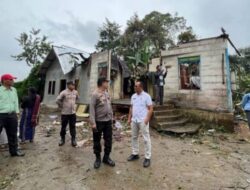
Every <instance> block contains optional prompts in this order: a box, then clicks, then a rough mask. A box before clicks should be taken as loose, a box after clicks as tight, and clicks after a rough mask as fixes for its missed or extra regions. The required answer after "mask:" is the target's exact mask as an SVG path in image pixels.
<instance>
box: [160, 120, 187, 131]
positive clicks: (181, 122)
mask: <svg viewBox="0 0 250 190" xmlns="http://www.w3.org/2000/svg"><path fill="white" fill-rule="evenodd" d="M187 122H188V119H187V118H184V119H180V120H178V121H170V122H158V126H159V128H160V129H162V130H163V129H166V128H170V127H175V126H183V125H185V124H186V123H187Z"/></svg>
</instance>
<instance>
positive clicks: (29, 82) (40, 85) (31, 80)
mask: <svg viewBox="0 0 250 190" xmlns="http://www.w3.org/2000/svg"><path fill="white" fill-rule="evenodd" d="M39 69H40V65H36V66H34V67H33V68H32V69H31V71H30V74H29V76H28V77H27V78H26V79H24V80H23V81H20V82H17V83H15V85H14V87H15V88H16V89H17V93H18V98H19V100H21V98H22V97H24V96H25V95H27V94H28V89H29V87H35V88H36V89H37V92H38V94H39V95H40V96H43V89H44V84H45V82H44V79H43V78H42V77H41V76H40V75H39Z"/></svg>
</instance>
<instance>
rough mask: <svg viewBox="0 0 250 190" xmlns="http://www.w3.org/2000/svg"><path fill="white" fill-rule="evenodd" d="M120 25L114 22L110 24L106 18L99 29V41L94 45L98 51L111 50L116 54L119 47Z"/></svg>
mask: <svg viewBox="0 0 250 190" xmlns="http://www.w3.org/2000/svg"><path fill="white" fill-rule="evenodd" d="M120 27H121V26H120V25H119V24H117V23H116V22H111V21H109V20H108V19H107V18H106V22H105V23H104V24H103V26H102V27H101V28H99V38H100V39H99V41H98V42H97V44H96V49H97V50H99V51H103V50H112V53H114V54H116V53H117V50H118V47H119V45H120V37H121V31H120Z"/></svg>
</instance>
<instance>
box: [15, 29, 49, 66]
mask: <svg viewBox="0 0 250 190" xmlns="http://www.w3.org/2000/svg"><path fill="white" fill-rule="evenodd" d="M40 32H41V30H40V29H38V30H36V29H32V30H31V31H30V33H29V34H27V33H26V32H23V33H21V34H20V37H19V38H17V39H16V40H17V41H18V42H19V46H20V47H21V48H22V50H23V52H21V53H20V54H18V55H13V56H12V57H13V58H14V59H15V60H17V61H25V62H26V63H27V65H28V66H35V65H39V64H41V61H43V60H44V58H45V56H46V55H47V54H48V52H49V51H50V49H51V42H48V41H47V36H40V35H39V34H40Z"/></svg>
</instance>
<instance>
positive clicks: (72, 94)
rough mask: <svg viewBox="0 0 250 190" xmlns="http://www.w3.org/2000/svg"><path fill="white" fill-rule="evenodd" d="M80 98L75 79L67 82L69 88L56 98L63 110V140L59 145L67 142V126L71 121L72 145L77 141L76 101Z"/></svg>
mask: <svg viewBox="0 0 250 190" xmlns="http://www.w3.org/2000/svg"><path fill="white" fill-rule="evenodd" d="M78 98H79V95H78V92H77V91H76V90H75V83H74V82H73V81H69V82H67V89H65V90H63V91H62V92H61V93H60V94H59V96H58V97H57V98H56V103H57V104H58V106H59V108H61V110H62V115H61V122H62V126H61V132H60V136H61V140H60V142H59V146H62V145H64V144H65V135H66V128H67V125H68V123H69V131H70V135H71V145H72V146H73V147H75V146H76V145H77V143H76V101H77V99H78Z"/></svg>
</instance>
